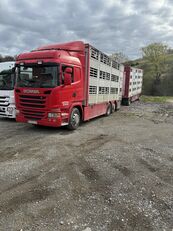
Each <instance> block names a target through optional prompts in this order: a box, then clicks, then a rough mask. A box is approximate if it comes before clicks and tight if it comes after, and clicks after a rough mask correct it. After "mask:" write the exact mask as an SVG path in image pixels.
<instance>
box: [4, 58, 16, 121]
mask: <svg viewBox="0 0 173 231" xmlns="http://www.w3.org/2000/svg"><path fill="white" fill-rule="evenodd" d="M14 66H15V62H1V63H0V117H6V118H15V115H16V113H15V99H14V85H15V70H14Z"/></svg>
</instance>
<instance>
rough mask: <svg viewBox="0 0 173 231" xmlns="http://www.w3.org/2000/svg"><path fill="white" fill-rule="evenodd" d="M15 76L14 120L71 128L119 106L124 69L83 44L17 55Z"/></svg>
mask: <svg viewBox="0 0 173 231" xmlns="http://www.w3.org/2000/svg"><path fill="white" fill-rule="evenodd" d="M16 75H17V81H16V89H15V96H16V105H17V111H16V112H17V116H16V120H17V121H18V122H26V123H31V124H36V125H43V126H52V127H59V126H64V125H67V126H68V128H69V129H72V130H73V129H76V128H77V127H78V126H79V124H80V122H81V121H87V120H90V119H92V118H94V117H97V116H100V115H104V114H105V115H110V114H111V113H112V112H113V111H115V110H116V109H118V108H119V107H120V104H121V100H122V82H123V76H124V66H123V65H121V64H119V63H117V62H116V61H115V60H113V59H111V58H109V57H108V56H107V55H106V54H104V53H103V52H101V51H99V50H98V49H96V48H94V47H93V46H91V45H89V44H85V43H83V42H82V41H75V42H69V43H64V44H53V45H46V46H42V47H39V48H37V49H35V50H33V51H31V52H28V53H23V54H20V55H19V56H18V57H17V61H16Z"/></svg>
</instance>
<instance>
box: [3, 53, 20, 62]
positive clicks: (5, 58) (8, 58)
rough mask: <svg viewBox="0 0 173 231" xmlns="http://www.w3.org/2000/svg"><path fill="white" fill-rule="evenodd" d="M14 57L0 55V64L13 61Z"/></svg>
mask: <svg viewBox="0 0 173 231" xmlns="http://www.w3.org/2000/svg"><path fill="white" fill-rule="evenodd" d="M15 58H16V56H11V55H5V56H3V55H1V54H0V62H7V61H15Z"/></svg>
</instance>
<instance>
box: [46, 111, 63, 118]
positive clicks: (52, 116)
mask: <svg viewBox="0 0 173 231" xmlns="http://www.w3.org/2000/svg"><path fill="white" fill-rule="evenodd" d="M60 116H61V113H55V112H50V113H48V118H57V117H60Z"/></svg>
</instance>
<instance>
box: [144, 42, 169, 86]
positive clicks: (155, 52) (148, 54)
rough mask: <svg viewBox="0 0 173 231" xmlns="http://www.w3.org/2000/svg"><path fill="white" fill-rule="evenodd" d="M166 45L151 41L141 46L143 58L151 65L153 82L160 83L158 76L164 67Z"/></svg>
mask: <svg viewBox="0 0 173 231" xmlns="http://www.w3.org/2000/svg"><path fill="white" fill-rule="evenodd" d="M167 51H168V46H167V45H165V44H162V43H152V44H150V45H148V46H146V47H143V48H142V55H143V58H144V59H146V60H147V61H148V62H149V63H150V64H151V65H152V67H153V72H154V77H155V83H156V84H159V83H160V77H161V75H162V73H163V72H164V71H165V69H166V63H165V58H166V54H167Z"/></svg>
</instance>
